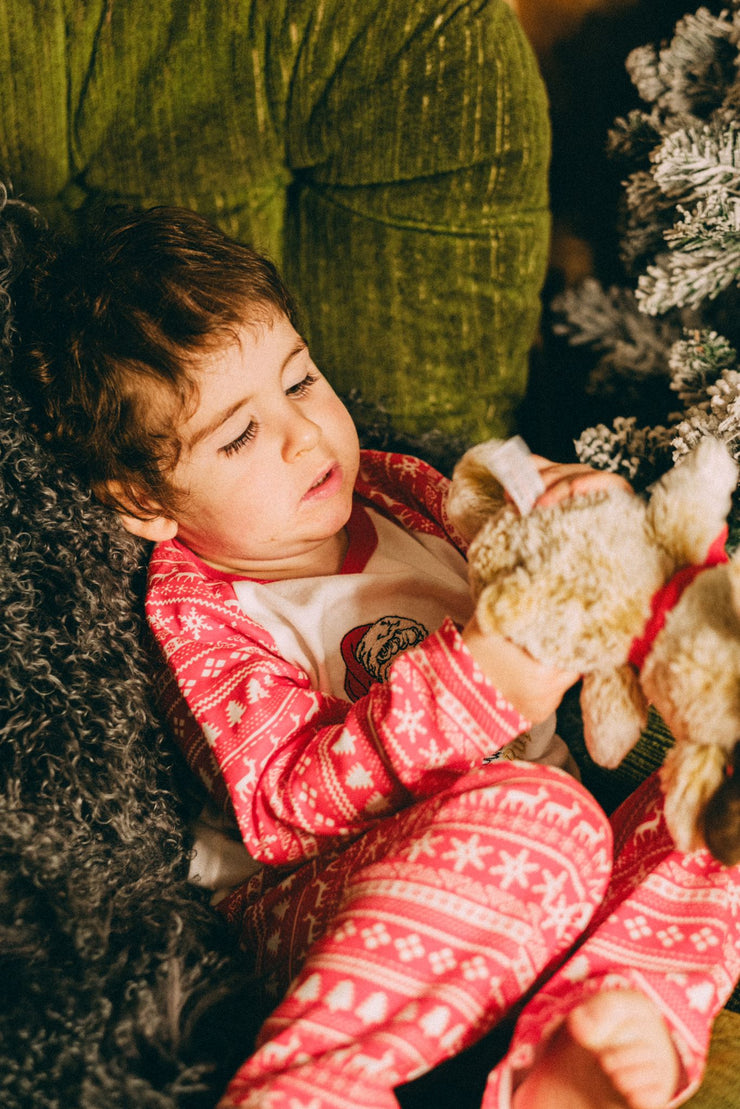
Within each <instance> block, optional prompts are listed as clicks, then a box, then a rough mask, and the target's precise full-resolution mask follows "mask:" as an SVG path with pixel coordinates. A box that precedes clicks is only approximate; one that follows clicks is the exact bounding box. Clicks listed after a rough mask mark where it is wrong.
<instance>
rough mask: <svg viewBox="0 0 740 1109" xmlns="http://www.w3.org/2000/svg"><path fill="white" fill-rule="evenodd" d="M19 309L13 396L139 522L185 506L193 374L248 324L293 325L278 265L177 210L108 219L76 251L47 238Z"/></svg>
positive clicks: (31, 266) (124, 212) (23, 284)
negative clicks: (284, 320)
mask: <svg viewBox="0 0 740 1109" xmlns="http://www.w3.org/2000/svg"><path fill="white" fill-rule="evenodd" d="M13 296H14V301H15V305H14V326H15V329H16V332H17V336H16V357H15V359H14V363H15V371H14V377H15V384H16V386H17V387H18V388H19V390H20V392H21V393H22V395H23V396H24V398H25V399H26V400H27V401H28V403H29V405H30V407H31V412H32V418H33V421H34V423H35V426H36V427H37V430H38V432H39V433H40V434H41V436H42V437H43V439H44V440H45V441H46V442H47V443H48V444H49V446H50V447H51V448H52V449H53V450H54V452H55V453H56V454H57V455H58V456H59V457H60V459H61V461H62V462H63V464H64V465H67V466H70V467H71V468H72V469H73V470H74V471H75V472H76V473H77V474H78V476H79V477H80V478H81V479H82V480H83V481H84V482H85V484H86V485H87V486H88V487H89V488H91V489H92V491H93V492H94V494H95V495H96V496H97V497H98V498H99V499H100V500H101V501H102V502H103V503H104V504H107V505H108V506H109V507H112V508H116V509H119V510H123V511H125V512H129V513H131V512H133V513H134V514H136V515H141V516H142V518H146V517H147V516H151V514H152V513H151V504H152V502H154V503H155V504H156V505H158V506H160V507H162V508H164V509H169V510H172V509H174V507H175V505H176V503H177V499H178V494H177V491H176V490H175V489H173V488H172V486H171V484H170V483H169V481H168V475H169V474H170V473H171V471H172V469H173V467H174V466H175V464H176V462H177V459H178V456H179V451H180V443H179V441H178V439H177V435H176V432H175V427H176V424H177V423H178V422H179V417H180V416H182V414H183V412H185V411H187V410H188V409H189V410H190V411H192V408H193V406H194V405H195V404H196V403H197V375H196V374H195V373H194V369H195V368H196V367H197V364H198V361H199V360H200V359H202V358H203V357H205V356H207V355H208V354H209V353H210V352H212V351H214V350H216V349H218V348H219V347H222V346H223V345H224V343H227V342H230V341H235V339H236V336H237V332H238V330H239V329H240V328H241V327H242V326H244V324H245V323H246V324H248V325H249V324H252V323H254V324H260V323H266V322H269V321H270V320H271V319H272V318H273V317H274V316H275V314H277V313H282V314H284V315H285V316H287V317H288V319H290V321H291V322H292V323H294V324H295V323H296V322H297V312H296V306H295V303H294V301H293V298H292V296H291V294H290V293H289V292H288V290H287V289H286V287H285V285H284V283H283V281H282V279H281V277H280V275H279V273H278V272H277V269H276V268H275V266H274V265H273V264H272V262H271V261H269V260H268V259H267V258H265V257H264V256H262V255H260V254H258V253H257V252H256V251H254V250H252V249H251V248H250V247H248V246H245V245H243V244H241V243H238V242H236V241H234V240H233V239H230V238H229V237H228V236H226V235H225V234H223V233H222V232H221V231H220V230H218V229H217V228H216V227H214V226H213V225H212V224H210V223H209V222H208V221H207V220H205V219H204V218H203V217H201V216H199V215H197V214H196V213H195V212H192V211H189V210H186V209H181V208H168V207H157V208H150V209H147V210H143V211H142V210H136V209H131V208H115V209H109V210H107V211H106V212H105V213H104V214H103V216H102V217H101V218H99V219H98V220H97V221H96V222H95V223H94V224H93V225H92V226H91V227H90V228H89V230H88V231H87V232H86V233H85V234H84V236H83V237H82V238H81V239H80V240H79V241H72V240H69V239H60V238H58V237H56V236H53V235H51V234H46V235H40V236H39V239H38V244H37V249H36V252H35V255H34V256H33V257H31V258H30V259H29V260H28V263H27V265H26V266H25V268H24V270H23V275H22V276H21V278H19V280H18V281H17V282H16V285H15V287H14V289H13ZM163 387H164V388H163ZM111 486H113V489H114V490H116V492H114V491H113V489H112V488H111Z"/></svg>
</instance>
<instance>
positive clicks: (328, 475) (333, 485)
mask: <svg viewBox="0 0 740 1109" xmlns="http://www.w3.org/2000/svg"><path fill="white" fill-rule="evenodd" d="M341 482H342V471H341V469H340V468H339V466H336V465H333V466H330V467H329V469H328V470H326V471H325V472H324V473H323V474H322V475H321V476H320V477H319V478H317V479H316V481H315V482H314V483H313V485H312V486H310V488H309V490H308V492H307V493H306V494H305V498H304V499H307V498H313V497H328V496H331V495H332V494H333V493H335V492H336V490H337V489H338V488H339V486H340V485H341Z"/></svg>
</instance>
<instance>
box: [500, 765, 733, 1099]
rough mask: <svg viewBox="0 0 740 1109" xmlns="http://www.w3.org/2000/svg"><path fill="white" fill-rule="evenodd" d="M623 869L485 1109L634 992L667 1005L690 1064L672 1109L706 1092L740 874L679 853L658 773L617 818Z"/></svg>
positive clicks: (531, 1014)
mask: <svg viewBox="0 0 740 1109" xmlns="http://www.w3.org/2000/svg"><path fill="white" fill-rule="evenodd" d="M612 824H613V830H614V843H615V858H616V861H615V864H614V873H613V876H612V880H611V883H610V886H609V890H608V892H607V895H606V898H605V900H604V904H603V907H602V908H601V909H600V910H599V913H598V914H597V915H596V916H595V917H594V920H593V921H592V923H591V925H590V926H589V929H588V932H587V936H586V938H585V940H584V942H583V943H582V944H580V945H579V946H578V949H577V951H576V952H575V953H574V954H573V955H572V956H570V957H569V959H568V961H567V962H566V963H565V964H564V965H563V966H562V967H561V968H560V969H559V970H558V972H557V973H556V974H554V975H553V976H552V977H551V978H550V979H549V980H548V981H547V982H546V983H545V984H544V985H543V986H542V987H541V988H540V989H539V990H538V991H537V993H536V994H535V996H534V997H533V998H532V1000H531V1001H530V1002H529V1004H528V1005H527V1006H526V1008H525V1009H524V1010H523V1012H522V1014H521V1016H520V1018H519V1020H518V1022H517V1026H516V1029H515V1032H514V1036H513V1039H512V1045H511V1048H510V1051H509V1053H508V1055H507V1057H506V1058H505V1060H504V1061H503V1062H502V1063H501V1065H500V1066H499V1067H497V1068H496V1070H495V1071H494V1072H493V1073H492V1075H491V1077H490V1079H489V1082H488V1085H487V1087H486V1093H485V1097H484V1100H483V1107H484V1109H508V1107H509V1105H510V1098H511V1086H512V1081H513V1080H514V1075H515V1073H516V1072H517V1071H520V1072H521V1071H526V1070H527V1069H528V1067H530V1066H531V1064H532V1061H533V1059H534V1053H535V1050H536V1048H537V1045H538V1044H540V1043H541V1042H542V1040H543V1039H544V1038H545V1037H547V1036H548V1035H550V1034H551V1033H552V1031H553V1030H554V1029H555V1028H556V1027H557V1026H558V1024H560V1023H561V1022H562V1020H563V1018H564V1017H565V1015H566V1014H567V1013H568V1012H570V1011H571V1009H573V1008H574V1007H575V1006H576V1005H578V1004H579V1003H580V1002H582V1001H584V1000H586V998H588V997H590V996H592V995H593V994H595V993H598V992H600V991H602V990H605V989H634V990H639V991H641V992H642V993H644V994H645V995H646V996H647V997H648V998H650V999H651V1000H652V1001H653V1002H654V1004H655V1005H656V1006H657V1007H658V1009H659V1010H660V1012H661V1013H662V1015H663V1018H664V1020H665V1022H666V1024H667V1026H668V1028H669V1029H670V1031H671V1034H672V1037H673V1041H674V1044H675V1046H676V1048H677V1050H678V1052H679V1055H680V1057H681V1061H682V1063H683V1070H684V1075H683V1080H682V1083H681V1087H680V1090H679V1092H678V1093H677V1094H676V1097H675V1099H674V1101H673V1102H671V1104H672V1105H679V1104H681V1103H682V1102H684V1101H685V1100H686V1099H687V1098H688V1097H690V1096H691V1094H692V1093H694V1092H695V1091H696V1089H697V1087H698V1086H699V1083H700V1081H701V1077H702V1074H703V1072H704V1066H705V1063H706V1056H707V1051H708V1047H709V1040H710V1037H711V1029H712V1023H713V1021H714V1018H715V1016H716V1015H717V1013H718V1012H719V1010H720V1009H721V1008H722V1006H723V1005H724V1004H725V1002H726V1001H727V999H728V997H729V996H730V994H731V992H732V990H733V987H734V984H735V982H736V980H737V978H738V975H740V867H738V866H734V867H723V866H721V865H720V864H719V863H718V862H716V860H714V859H713V858H712V857H711V856H710V854H709V853H708V852H707V851H697V852H693V853H691V854H682V853H681V852H679V851H677V850H676V849H675V847H674V845H673V842H672V840H671V838H670V836H669V834H668V830H667V828H666V826H665V823H664V820H663V797H662V793H661V790H660V784H659V780H658V776H657V774H655V775H653V776H652V777H651V778H649V779H648V780H647V781H646V782H644V783H643V784H642V786H641V787H640V788H639V789H638V790H637V791H636V792H635V794H633V795H632V796H631V797H630V798H628V800H627V801H626V802H625V803H624V804H623V805H622V806H621V807H620V808H619V809H618V810H617V812H616V813H615V814H614V817H613V818H612Z"/></svg>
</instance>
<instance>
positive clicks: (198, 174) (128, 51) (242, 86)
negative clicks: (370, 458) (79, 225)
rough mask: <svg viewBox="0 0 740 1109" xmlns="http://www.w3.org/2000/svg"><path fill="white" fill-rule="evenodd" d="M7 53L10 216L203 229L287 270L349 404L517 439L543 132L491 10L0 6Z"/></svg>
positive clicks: (303, 1)
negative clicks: (184, 213) (167, 221)
mask: <svg viewBox="0 0 740 1109" xmlns="http://www.w3.org/2000/svg"><path fill="white" fill-rule="evenodd" d="M0 51H1V52H2V53H1V54H0V57H1V58H2V61H1V62H0V65H1V66H2V75H3V89H4V95H3V112H2V116H1V117H0V171H1V172H3V173H5V174H9V175H10V177H11V179H12V182H13V184H14V186H15V190H16V193H17V194H20V195H23V196H24V197H25V198H26V199H28V200H31V201H32V202H34V203H37V204H38V205H39V206H41V208H42V209H43V210H44V211H45V213H47V214H48V215H49V217H50V218H51V219H52V220H54V221H59V220H61V219H63V218H65V217H67V216H69V215H70V214H71V213H76V212H78V211H79V210H81V209H82V210H84V208H85V207H86V205H88V204H89V203H90V202H92V201H98V200H101V199H103V200H111V199H121V198H122V199H126V200H130V201H133V202H136V203H142V204H146V205H149V204H157V203H176V204H185V205H188V206H191V207H195V208H197V209H198V210H200V211H202V212H203V213H204V214H205V215H207V216H209V217H212V218H215V219H216V220H217V221H218V222H219V223H220V224H221V225H222V226H223V228H224V229H225V230H227V231H228V232H230V233H232V234H234V235H236V236H237V237H241V238H244V239H247V240H249V241H251V242H253V243H254V244H255V245H257V246H258V247H260V248H262V249H264V250H267V251H268V252H269V253H270V254H271V255H272V256H273V257H274V258H275V259H276V260H277V261H278V262H279V263H280V264H281V266H282V268H283V269H284V271H285V272H286V274H287V276H288V279H289V282H290V283H291V284H292V286H293V288H294V290H295V291H296V293H297V294H298V297H299V300H300V302H301V303H302V305H303V309H304V316H305V320H306V325H307V331H308V333H309V337H310V340H311V343H312V346H313V349H314V353H315V355H316V357H317V358H318V360H319V362H320V364H321V365H322V367H323V368H324V369H325V370H326V371H327V372H328V373H329V375H330V376H331V378H332V380H333V381H334V383H335V384H336V385H337V387H338V388H339V389H340V390H341V391H343V392H346V391H348V390H349V389H351V388H359V389H361V391H362V393H363V394H364V395H365V396H366V397H368V398H370V399H373V400H381V401H384V402H385V405H386V407H387V408H388V409H389V411H390V412H391V414H392V416H393V419H394V423H395V425H396V426H397V427H399V428H401V429H403V430H406V431H411V432H419V431H423V430H426V429H428V428H437V429H439V430H442V431H445V432H453V433H456V434H462V435H464V436H466V437H472V438H475V437H482V436H484V435H487V434H490V433H492V432H496V433H502V432H506V431H507V430H510V428H511V426H512V419H513V412H514V409H515V407H516V405H517V404H518V402H519V400H520V399H521V397H522V394H523V391H524V387H525V381H526V372H527V352H528V349H529V347H530V345H531V341H532V337H533V333H534V331H535V328H536V324H537V319H538V313H539V302H538V292H539V288H540V285H541V281H542V277H543V273H544V268H545V265H546V258H547V241H548V212H547V192H546V177H547V164H548V157H549V127H548V119H547V112H546V101H545V95H544V92H543V88H542V85H541V82H540V80H539V77H538V75H537V70H536V66H535V63H534V60H533V57H532V55H531V53H530V50H529V48H528V46H527V44H526V42H525V40H524V38H523V35H522V33H521V31H520V30H519V27H518V24H517V23H516V21H515V19H514V17H513V15H512V13H511V12H510V10H509V8H508V7H507V6H506V5H505V4H504V3H503V0H362V3H349V2H348V0H232V2H229V3H214V2H213V0H157V2H156V3H153V2H152V0H126V2H125V3H123V2H122V0H0Z"/></svg>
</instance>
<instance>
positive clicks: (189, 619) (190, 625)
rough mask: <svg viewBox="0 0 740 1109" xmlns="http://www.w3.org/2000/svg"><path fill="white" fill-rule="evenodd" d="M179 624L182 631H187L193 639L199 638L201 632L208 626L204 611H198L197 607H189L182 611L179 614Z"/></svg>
mask: <svg viewBox="0 0 740 1109" xmlns="http://www.w3.org/2000/svg"><path fill="white" fill-rule="evenodd" d="M180 624H181V626H182V629H183V631H185V632H187V634H188V635H190V636H192V638H193V639H200V637H201V634H202V632H204V631H205V630H206V629H207V628H208V627H209V626H210V625H209V621H208V617H207V616H206V615H205V613H204V612H199V611H198V609H197V608H190V609H188V610H187V611H186V612H183V613H182V614H181V616H180Z"/></svg>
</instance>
